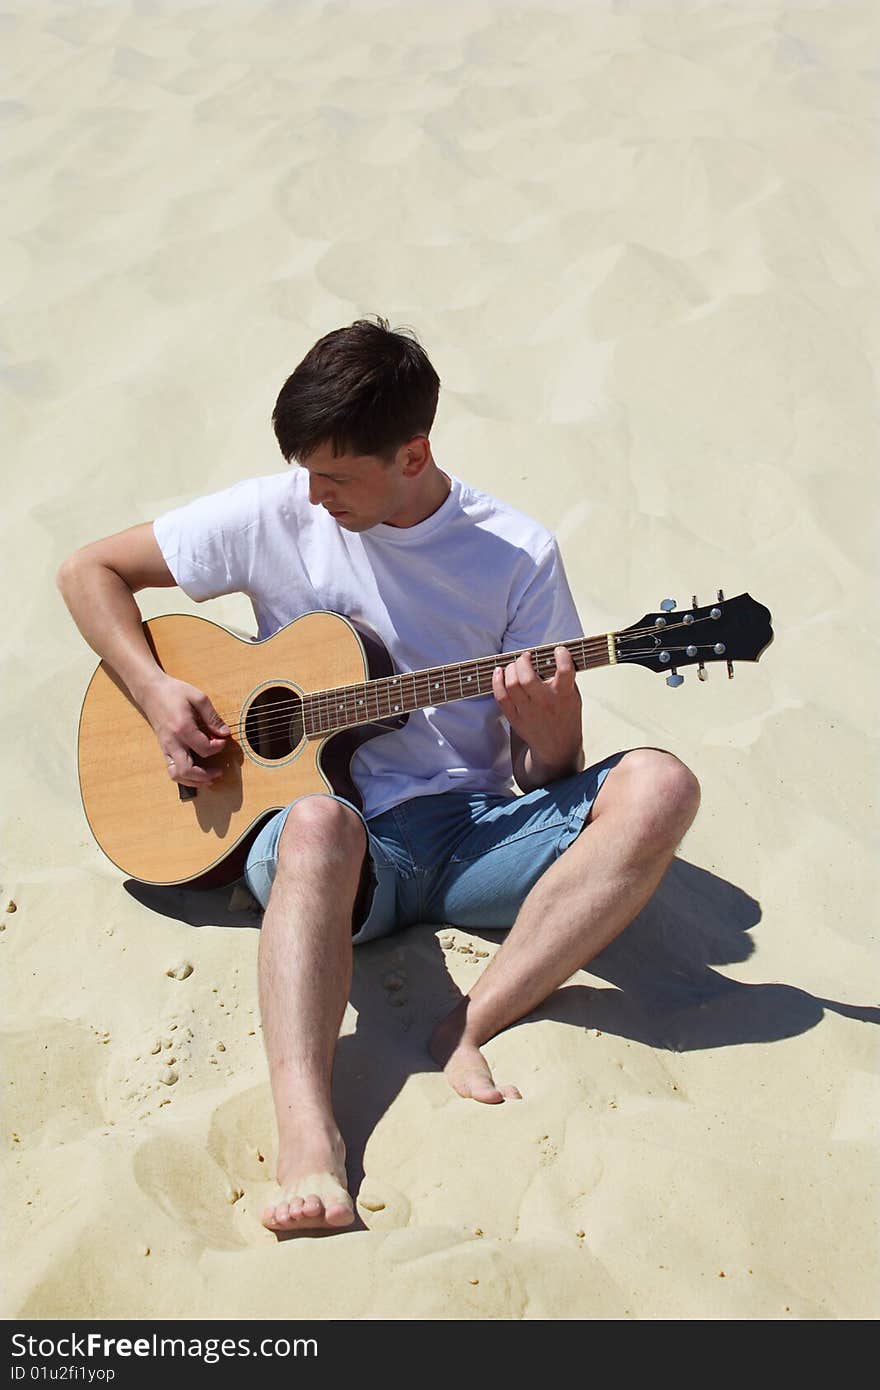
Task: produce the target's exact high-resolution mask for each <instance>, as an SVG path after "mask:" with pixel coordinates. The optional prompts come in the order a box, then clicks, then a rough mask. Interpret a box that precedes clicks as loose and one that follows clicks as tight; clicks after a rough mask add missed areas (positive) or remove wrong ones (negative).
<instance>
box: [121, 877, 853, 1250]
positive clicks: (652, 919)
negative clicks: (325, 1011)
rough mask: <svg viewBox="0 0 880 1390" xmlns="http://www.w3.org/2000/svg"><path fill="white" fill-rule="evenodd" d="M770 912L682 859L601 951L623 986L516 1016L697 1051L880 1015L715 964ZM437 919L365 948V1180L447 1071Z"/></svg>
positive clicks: (188, 900)
mask: <svg viewBox="0 0 880 1390" xmlns="http://www.w3.org/2000/svg"><path fill="white" fill-rule="evenodd" d="M125 887H126V890H127V891H128V892H129V893H130V894H131V895H132V896H133V897H135V898H136V899H137V900H138V901H139V902H140V903H142V904H143V905H144V906H145V907H147V908H149V909H150V910H151V911H153V912H157V913H160V914H161V915H163V916H165V917H171V918H176V919H177V920H178V921H181V922H187V923H189V925H190V926H192V927H202V926H212V927H216V926H228V927H249V928H251V929H256V928H258V927H259V922H260V917H259V913H258V911H257V910H254V909H251V908H247V907H243V908H240V909H238V910H230V908H229V899H230V891H231V890H230V889H229V888H223V889H216V890H211V891H207V892H206V891H202V892H197V891H194V890H187V889H186V888H158V887H153V886H149V885H146V884H142V883H137V882H135V881H134V880H128V881H127V882H126V884H125ZM760 920H761V911H760V907H759V904H758V903H757V901H756V900H755V899H754V898H752V897H750V896H749V895H748V894H747V893H744V892H743V891H742V890H741V889H739V888H736V887H734V886H733V885H732V884H730V883H728V882H727V881H726V880H724V879H722V878H719V877H717V876H716V875H715V874H712V873H709V872H708V871H706V870H705V869H700V868H697V867H696V866H695V865H693V864H688V863H687V862H686V861H685V860H682V859H676V860H674V861H673V863H672V865H671V866H670V868H669V870H668V872H667V874H666V877H665V878H664V880H663V882H662V883H661V885H660V887H659V888H658V890H657V892H656V893H655V894H654V897H653V898H652V900H651V902H650V903H649V904H648V905H647V907H646V908H645V909H644V910H643V911H642V912H641V913H640V914H639V915H638V917H636V919H635V920H634V921H633V922H632V923H631V924H630V926H629V927H627V929H626V930H625V931H624V932H623V933H622V935H621V936H620V937H618V939H617V940H616V941H614V942H612V944H611V945H610V946H608V947H607V948H606V949H605V950H604V951H602V952H601V953H600V955H598V956H596V957H595V958H594V959H593V960H592V961H591V962H590V964H589V972H590V974H591V975H593V976H595V977H598V978H599V979H602V980H605V981H607V984H608V985H609V986H611V988H605V987H594V986H592V985H579V984H568V985H565V986H564V987H563V988H561V989H559V990H556V991H555V992H554V993H553V994H552V995H550V997H549V998H548V999H547V1000H546V1001H545V1002H544V1004H542V1005H541V1006H540V1008H538V1009H536V1010H534V1012H533V1013H531V1014H530V1015H528V1017H527V1018H526V1019H525V1020H523V1021H522V1022H521V1023H519V1024H514V1025H512V1026H513V1027H528V1025H529V1024H530V1023H532V1022H534V1021H537V1020H539V1019H554V1020H556V1021H557V1022H560V1023H567V1024H570V1025H571V1026H573V1027H575V1028H581V1029H586V1028H599V1029H601V1031H602V1032H603V1033H606V1034H616V1035H618V1036H619V1037H621V1038H628V1039H631V1040H633V1041H635V1042H640V1043H644V1044H646V1045H647V1046H649V1047H656V1048H661V1049H665V1050H668V1051H673V1052H689V1051H693V1050H696V1049H701V1048H713V1047H732V1046H736V1045H738V1044H741V1043H766V1042H775V1041H777V1040H779V1039H782V1038H790V1037H794V1036H795V1035H797V1034H800V1033H805V1032H806V1031H807V1030H808V1029H810V1028H813V1027H814V1026H815V1025H816V1024H817V1023H819V1022H820V1020H821V1019H822V1017H823V1015H824V1012H825V1010H826V1009H827V1010H830V1011H831V1012H833V1013H837V1014H841V1015H843V1016H844V1017H846V1018H852V1019H857V1020H860V1021H862V1022H864V1023H874V1024H877V1023H880V1008H876V1007H872V1006H859V1005H851V1004H842V1003H838V1002H836V1001H835V1000H833V999H823V998H819V997H817V996H816V995H813V994H810V993H808V992H807V991H806V990H802V989H798V988H797V987H795V986H793V985H786V984H780V983H778V982H774V983H768V984H743V983H739V982H737V981H735V980H730V979H727V978H726V977H725V976H724V975H721V974H719V973H718V972H717V971H716V970H715V969H714V968H713V967H715V966H719V965H733V964H738V963H740V962H742V961H745V960H748V958H749V957H750V956H751V955H752V954H753V952H754V950H755V946H754V943H753V941H752V937H751V935H750V933H751V931H752V929H753V928H754V927H755V926H756V925H757V924H758V923H759V922H760ZM466 930H467V931H468V935H469V937H470V938H471V939H474V940H478V939H482V940H485V941H489V942H493V941H494V942H500V941H502V940H503V938H504V932H503V931H497V932H496V931H484V930H482V929H481V930H479V931H475V930H473V929H470V928H468V929H466ZM436 931H437V928H436V926H419V927H411V928H408V929H407V930H405V931H402V932H400V933H398V934H396V935H395V936H393V937H390V938H386V939H385V940H383V941H379V942H375V943H372V944H370V945H368V946H363V947H360V948H359V949H358V950H357V951H355V968H354V979H353V984H352V996H351V1002H352V1005H353V1006H354V1008H355V1009H356V1010H357V1013H358V1023H357V1031H356V1032H355V1033H354V1034H351V1035H348V1036H346V1037H343V1038H342V1039H341V1040H340V1045H339V1048H338V1050H337V1055H336V1065H335V1070H334V1103H335V1106H336V1114H337V1119H338V1121H339V1124H340V1127H341V1129H342V1132H343V1134H345V1136H346V1142H347V1145H348V1159H349V1162H348V1167H349V1177H350V1180H351V1183H352V1190H353V1191H355V1192H356V1191H357V1189H358V1186H359V1184H360V1181H361V1178H362V1176H363V1153H364V1148H365V1146H366V1143H367V1140H368V1139H369V1136H370V1134H371V1133H372V1131H373V1129H374V1127H375V1125H376V1123H377V1122H378V1120H379V1119H380V1117H381V1116H382V1115H383V1114H384V1113H385V1111H386V1110H387V1109H388V1107H389V1106H390V1105H391V1103H392V1101H393V1100H394V1098H395V1096H396V1095H397V1094H398V1092H399V1091H400V1090H401V1088H402V1086H403V1085H404V1083H405V1082H406V1080H407V1078H408V1077H409V1076H411V1075H413V1074H414V1073H417V1072H422V1071H431V1070H435V1065H434V1063H433V1062H432V1060H431V1058H430V1057H429V1055H428V1053H427V1051H426V1047H425V1044H426V1042H427V1039H428V1036H429V1034H430V1031H431V1029H432V1027H433V1025H434V1023H435V1022H436V1021H437V1020H438V1019H439V1018H440V1017H442V1016H443V1015H444V1014H446V1013H448V1012H449V1010H450V1009H451V1008H452V1007H453V1005H454V1003H455V1002H456V1001H455V999H454V997H453V996H452V995H451V994H450V992H449V975H448V971H447V969H446V964H445V959H444V952H443V950H442V949H441V947H440V945H439V943H438V942H437V939H436V936H435V933H436ZM391 948H393V949H395V950H400V951H402V952H403V954H404V960H405V964H404V965H403V966H402V967H400V968H402V969H404V970H405V972H406V975H407V989H408V993H409V996H410V998H411V999H412V1001H413V1002H414V1003H415V1005H416V1009H417V1013H416V1019H415V1024H414V1026H412V1027H411V1028H410V1029H409V1030H406V1029H405V1028H403V1027H401V1019H400V1018H399V1017H393V1015H396V1014H397V1013H398V1011H397V1010H394V1009H388V1008H387V1007H385V1004H384V1000H385V992H384V990H383V988H382V977H383V975H384V973H385V972H387V970H388V968H389V949H391ZM348 1229H349V1230H354V1229H356V1227H349V1228H348Z"/></svg>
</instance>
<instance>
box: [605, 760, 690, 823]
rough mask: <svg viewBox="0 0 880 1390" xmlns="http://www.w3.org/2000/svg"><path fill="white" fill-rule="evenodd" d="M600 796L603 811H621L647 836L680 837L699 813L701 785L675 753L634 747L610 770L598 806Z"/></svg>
mask: <svg viewBox="0 0 880 1390" xmlns="http://www.w3.org/2000/svg"><path fill="white" fill-rule="evenodd" d="M606 791H607V794H606V795H604V797H603V793H606ZM600 799H602V800H603V802H604V804H603V806H602V808H601V809H602V810H604V811H607V810H613V809H619V810H621V811H622V812H623V813H624V814H626V815H627V816H628V817H629V818H631V823H632V820H633V819H636V820H637V821H638V822H639V823H640V824H641V825H642V828H643V830H644V831H645V833H646V834H648V835H650V834H651V833H656V834H658V835H661V836H664V835H667V834H671V835H672V836H673V837H675V836H676V835H677V836H679V837H680V836H681V835H683V834H684V832H685V830H687V828H688V826H689V825H690V824H691V822H692V821H693V819H694V817H695V816H696V814H697V810H698V808H699V805H700V784H699V782H698V781H697V779H696V777H695V776H694V774H693V773H692V772H691V770H690V768H689V767H687V766H686V765H685V764H684V763H683V762H682V761H681V759H680V758H677V757H676V756H675V754H674V753H668V752H666V750H665V749H662V748H631V749H630V750H629V751H628V752H627V753H624V754H623V756H622V758H621V759H620V762H619V763H618V764H617V765H616V767H614V768H612V769H611V771H610V772H609V773H608V776H607V777H606V779H605V782H604V784H603V786H602V788H601V790H600V792H599V797H597V809H598V808H599V801H600ZM633 828H635V826H634V827H633Z"/></svg>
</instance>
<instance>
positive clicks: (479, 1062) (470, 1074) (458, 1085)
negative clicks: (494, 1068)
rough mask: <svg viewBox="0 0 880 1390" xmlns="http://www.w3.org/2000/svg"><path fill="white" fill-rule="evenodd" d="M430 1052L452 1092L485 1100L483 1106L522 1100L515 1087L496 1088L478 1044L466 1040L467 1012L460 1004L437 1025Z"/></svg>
mask: <svg viewBox="0 0 880 1390" xmlns="http://www.w3.org/2000/svg"><path fill="white" fill-rule="evenodd" d="M464 1007H466V1005H465V1006H464ZM428 1051H429V1052H430V1054H431V1056H432V1057H433V1058H434V1061H435V1062H438V1063H439V1065H440V1066H441V1067H442V1068H443V1074H444V1076H445V1077H446V1080H447V1081H448V1082H449V1084H450V1086H451V1087H452V1089H453V1091H457V1092H458V1094H459V1095H460V1096H464V1097H465V1098H466V1099H467V1100H478V1101H482V1103H483V1104H484V1105H500V1104H501V1102H502V1101H505V1100H522V1096H521V1095H520V1093H519V1091H518V1090H517V1088H516V1087H515V1086H496V1085H495V1082H494V1080H493V1077H492V1073H491V1071H490V1070H489V1066H488V1063H487V1062H486V1059H485V1057H484V1056H483V1054H482V1052H481V1051H480V1049H479V1048H478V1047H477V1045H476V1044H475V1043H472V1042H468V1041H467V1039H466V1038H465V1037H464V1010H463V1007H462V1006H461V1005H459V1006H458V1008H456V1009H454V1010H453V1011H452V1013H451V1014H448V1015H447V1017H446V1018H442V1019H441V1020H440V1022H439V1023H438V1024H437V1027H436V1028H435V1029H434V1031H433V1033H432V1034H431V1038H430V1041H429V1043H428Z"/></svg>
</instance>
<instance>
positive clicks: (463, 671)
mask: <svg viewBox="0 0 880 1390" xmlns="http://www.w3.org/2000/svg"><path fill="white" fill-rule="evenodd" d="M697 621H701V620H697ZM702 621H705V619H703V620H702ZM695 625H696V624H695V623H689V624H685V623H677V624H670V625H668V626H667V627H666V629H665V631H664V633H663V635H664V636H665V635H666V633H667V632H670V631H672V630H674V629H675V628H679V627H682V628H683V627H687V628H692V627H694V626H695ZM648 634H650V635H651V636H657V635H658V629H656V628H654V627H651V628H643V629H634V630H630V631H629V632H628V633H627V638H628V640H630V641H632V640H634V639H636V638H637V637H639V636H647V635H648ZM554 645H560V646H561V645H563V644H562V643H558V644H554ZM565 645H566V646H568V647H569V648H574V649H575V651H576V653H577V655H578V656H579V658H581V659H583V661H584V663H585V664H584V667H583V669H586V670H590V669H594V668H595V666H597V665H607V664H610V663H608V662H607V661H606V660H603V661H600V662H599V661H597V662H593V663H591V662H590V661H589V659H588V658H589V657H590V656H602V657H603V658H604V657H605V656H606V655H607V650H608V637H607V635H604V636H601V637H594V638H582V639H574V640H572V641H569V642H567V643H565ZM689 645H690V644H689ZM696 645H698V646H703V645H706V646H708V645H709V644H704V643H699V644H696ZM667 646H668V644H667ZM578 649H580V650H579V651H578ZM523 650H532V651H533V650H535V649H534V648H525V649H523ZM537 650H538V651H539V652H552V650H553V648H551V647H550V645H549V644H547V645H546V646H543V647H539V648H537ZM670 650H671V651H672V652H675V651H680V650H681V649H680V648H671V649H670ZM654 652H656V647H654V648H645V649H644V650H641V651H637V652H627V653H619V654H618V659H617V664H633V663H635V662H637V661H638V660H639V658H640V657H641V656H645V655H651V654H653V653H654ZM519 655H521V653H519V652H512V653H507V652H504V653H501V654H500V656H501V658H503V659H500V660H499V658H498V657H495V656H489V657H476V658H474V659H473V661H469V662H459V663H456V665H457V667H458V670H457V672H455V673H450V674H449V679H452V680H454V679H455V678H456V676H457V677H458V679H459V685H461V678H462V677H463V676H466V675H467V673H468V668H469V667H473V668H474V674H475V675H476V676H477V681H478V684H479V683H480V677H481V676H486V675H488V674H489V672H490V670H492V671H494V669H495V668H496V667H497V666H498V665H499V664H500V665H502V666H507V665H511V664H512V662H513V661H514V660H516V658H517V656H519ZM551 660H552V661H553V667H552V671H550V672H544V673H542V672H541V671H540V670H539V671H538V672H537V674H538V678H539V679H540V680H544V679H547V678H548V676H549V677H550V678H552V676H553V675H555V674H556V670H557V668H556V664H555V659H553V658H552V657H548V658H546V663H547V664H549V662H550V661H551ZM673 667H674V660H673V661H670V663H669V667H668V669H670V670H671V669H673ZM447 671H448V668H444V667H430V668H427V669H425V670H422V671H412V672H401V673H400V675H399V677H397V678H394V677H390V676H385V677H380V678H378V680H376V681H375V684H376V685H378V684H379V683H380V682H384V683H385V690H384V691H383V692H381V694H383V695H384V696H385V697H386V698H387V699H388V701H389V704H390V697H391V693H392V692H391V690H390V688H389V685H388V682H390V681H391V680H392V679H394V680H395V684H398V683H399V684H400V685H401V687H402V683H403V681H405V680H412V682H413V690H414V693H415V694H416V695H417V696H419V695H420V692H419V691H418V688H417V685H418V680H419V678H426V677H427V678H430V677H432V676H433V675H435V674H440V675H441V676H442V677H443V681H444V695H446V694H447V690H446V678H447ZM370 684H373V682H370ZM366 685H367V683H366V682H364V683H357V684H354V685H352V686H342V687H338V688H337V689H335V690H330V691H313V692H308V693H306V695H305V696H303V697H301V698H300V697H297V698H295V699H293V700H290V701H281V702H279V703H278V704H276V705H272V706H271V707H270V709H269V711H268V718H264V720H263V721H261V723H260V727H259V733H260V735H261V736H262V737H265V736H266V735H271V734H272V733H273V732H280V731H282V730H285V729H289V726H290V722H291V719H292V717H293V713H294V712H295V711H296V710H298V709H301V708H303V707H304V706H306V707H307V711H306V712H307V715H308V716H309V717H310V722H311V723H313V724H315V723H316V722H317V723H320V722H321V721H323V720H324V719H325V718H328V717H331V718H332V717H333V716H335V715H336V714H337V713H339V712H340V699H341V700H342V705H343V707H342V712H343V714H344V713H345V709H344V705H345V703H347V702H348V701H349V700H350V699H351V698H352V694H354V692H357V691H359V690H362V689H365V688H366ZM401 693H403V692H402V689H401ZM485 694H491V687H490V688H489V689H487V690H485V691H484V690H479V689H478V690H477V691H476V692H473V693H472V694H470V695H466V694H465V693H464V692H463V691H462V692H461V693H460V694H459V695H456V696H454V697H453V699H452V701H448V700H444V701H442V702H441V703H455V702H457V701H458V700H459V699H468V698H474V696H475V695H476V696H481V695H485ZM368 696H369V692H367V697H368ZM373 698H374V701H375V702H376V713H375V714H374V715H372V716H371V717H369V718H367V719H365V720H355V721H353V722H352V723H346V724H343V725H340V726H333V727H331V728H328V729H321V728H319V727H314V728H312V729H309V730H306V733H307V734H321V733H334V732H338V731H339V730H340V729H341V728H351V727H358V726H359V725H361V724H365V723H374V722H376V721H378V720H382V719H392V718H394V716H395V711H394V710H391V709H389V710H388V711H382V710H379V708H378V701H379V699H380V691H378V690H376V691H375V694H374V697H373ZM426 703H427V702H426ZM331 706H335V708H333V709H331ZM424 707H425V706H424V705H420V706H416V708H424ZM410 712H412V711H409V710H404V711H400V713H410ZM246 723H247V720H239V721H237V722H233V723H232V724H231V725H230V726H229V727H230V729H237V730H239V731H241V730H242V729H244V728H245V726H246Z"/></svg>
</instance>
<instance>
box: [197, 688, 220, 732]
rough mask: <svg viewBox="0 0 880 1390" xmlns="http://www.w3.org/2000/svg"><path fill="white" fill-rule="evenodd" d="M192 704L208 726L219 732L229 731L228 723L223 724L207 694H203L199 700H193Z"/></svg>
mask: <svg viewBox="0 0 880 1390" xmlns="http://www.w3.org/2000/svg"><path fill="white" fill-rule="evenodd" d="M194 704H195V707H196V709H197V710H198V712H199V714H200V715H201V716H202V718H203V719H204V721H205V723H206V724H207V725H208V727H209V728H211V729H216V730H217V732H218V733H220V734H228V733H229V725H228V724H224V722H223V720H222V719H221V717H220V715H219V714H218V713H217V711H216V710H215V708H214V706H213V705H212V704H211V701H210V700H209V699H208V697H207V695H203V696H202V698H201V699H200V700H195V701H194Z"/></svg>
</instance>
